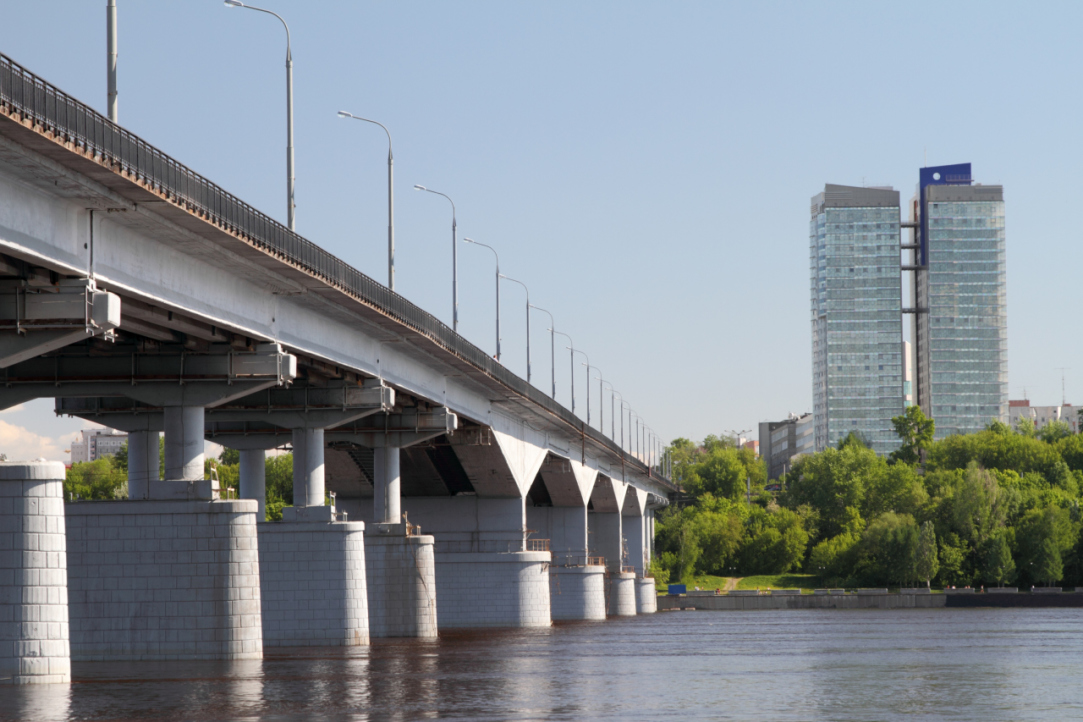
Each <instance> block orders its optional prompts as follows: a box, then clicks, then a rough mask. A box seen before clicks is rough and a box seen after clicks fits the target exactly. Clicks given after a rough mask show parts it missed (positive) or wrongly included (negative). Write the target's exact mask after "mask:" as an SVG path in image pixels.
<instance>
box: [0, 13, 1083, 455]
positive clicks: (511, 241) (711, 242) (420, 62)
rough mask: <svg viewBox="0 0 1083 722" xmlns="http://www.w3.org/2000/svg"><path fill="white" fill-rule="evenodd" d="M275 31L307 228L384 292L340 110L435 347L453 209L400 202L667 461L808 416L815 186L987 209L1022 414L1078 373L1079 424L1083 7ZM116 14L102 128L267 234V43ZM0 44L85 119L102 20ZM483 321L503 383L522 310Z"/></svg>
mask: <svg viewBox="0 0 1083 722" xmlns="http://www.w3.org/2000/svg"><path fill="white" fill-rule="evenodd" d="M263 3H264V4H263V6H264V7H267V8H268V9H272V10H275V11H277V12H279V13H280V14H282V15H283V16H284V17H285V18H286V20H287V21H288V22H289V23H290V27H291V30H292V34H293V55H294V63H295V71H294V72H295V80H294V82H295V102H296V158H297V161H296V162H297V205H298V209H297V219H298V220H297V229H298V231H299V232H300V233H301V234H302V235H304V236H306V237H307V238H309V239H311V240H313V241H315V242H316V243H318V244H320V245H322V246H323V247H325V248H327V249H328V250H330V251H331V252H333V253H335V254H337V255H339V256H341V257H343V258H344V259H346V260H347V261H349V262H350V263H352V264H354V265H355V266H357V267H358V268H360V269H361V270H362V271H364V272H366V273H368V274H369V275H371V276H373V277H375V278H377V279H379V280H381V281H385V280H386V270H385V269H386V220H387V219H386V195H385V193H386V153H387V149H386V141H385V138H384V136H383V134H382V132H381V131H380V130H379V129H378V128H376V127H375V126H369V125H367V124H362V123H358V122H356V121H347V120H340V119H338V118H337V117H336V115H335V113H336V111H338V110H340V109H345V110H348V111H351V112H353V113H356V114H358V115H365V116H368V117H372V118H375V119H377V120H380V121H381V122H383V123H385V124H386V125H387V126H388V127H389V128H390V129H391V132H392V134H393V137H394V141H395V171H396V219H395V220H396V236H397V246H398V258H397V271H398V274H397V285H398V290H399V291H400V292H401V293H403V294H404V295H406V296H407V297H408V298H410V299H411V300H413V301H415V302H416V303H418V304H420V305H421V306H422V307H424V308H426V309H428V310H430V311H432V312H433V313H435V314H437V315H438V316H439V317H440V318H442V319H443V320H445V321H448V322H450V305H451V304H450V296H451V283H450V254H451V253H450V245H451V243H450V227H449V226H450V218H449V216H450V213H449V207H448V206H447V204H446V202H444V201H443V199H440V198H437V197H434V196H431V195H428V194H422V193H419V192H415V191H413V190H411V188H412V186H413V184H415V183H420V184H424V185H428V186H429V187H431V188H435V189H439V190H441V191H443V192H445V193H448V194H449V195H451V196H452V197H453V198H454V199H455V202H456V204H457V205H458V208H459V228H460V236H462V235H466V236H470V237H472V238H475V239H477V240H479V241H483V242H485V243H489V244H492V245H494V246H496V247H498V248H499V250H500V254H501V265H502V270H503V271H504V272H505V273H506V274H508V275H510V276H514V277H516V278H518V279H520V280H522V281H524V282H526V283H527V284H529V286H530V289H531V293H532V295H531V300H532V301H533V302H534V303H535V304H537V305H539V306H543V307H545V308H547V309H549V310H551V311H552V312H553V314H554V315H555V316H556V321H557V328H558V329H561V330H564V331H566V332H568V333H570V334H571V335H572V336H573V337H574V338H575V341H576V345H577V347H581V348H583V349H584V350H586V351H587V352H588V353H589V354H590V358H591V361H592V363H594V364H596V365H597V366H598V367H600V368H601V369H602V371H603V373H604V374H605V376H606V378H607V379H608V380H611V381H612V383H613V384H614V385H615V386H616V388H617V389H618V390H619V391H620V392H621V393H622V394H623V395H624V397H625V398H626V399H627V400H628V401H629V402H630V403H631V404H632V405H633V406H634V407H635V409H636V410H637V412H639V413H640V415H641V416H642V417H644V418H645V419H646V420H647V423H649V424H650V425H651V426H652V427H654V428H655V429H656V430H657V431H658V432H659V433H660V434H661V435H662V436H663V437H665V438H667V439H668V438H673V437H676V436H687V437H692V438H696V439H700V438H702V437H703V436H704V435H706V434H709V433H722V432H724V431H725V430H728V429H736V430H740V429H749V428H754V427H755V425H756V423H757V422H759V421H763V420H767V419H777V418H781V417H784V416H785V414H786V413H787V412H789V411H797V412H800V411H806V410H810V406H811V372H810V367H811V361H810V357H811V349H810V340H809V323H808V317H809V301H808V296H809V291H808V289H809V274H808V206H809V199H810V197H811V196H812V195H813V194H815V193H816V192H818V191H819V190H821V189H822V187H823V184H824V183H825V182H831V183H843V184H852V185H861V184H862V183H863V182H864V183H867V184H869V185H894V186H895V187H896V188H898V189H900V190H902V191H903V197H904V198H908V197H909V196H910V194H911V193H912V192H913V188H914V185H915V183H916V182H917V170H918V167H919V166H921V165H922V163H923V159H924V158H925V154H926V153H927V158H928V163H929V164H930V165H939V164H945V163H956V162H971V163H973V164H974V173H975V178H976V179H977V180H978V181H979V182H983V183H1003V184H1004V186H1005V198H1006V213H1007V239H1008V240H1007V244H1008V309H1009V316H1008V323H1009V327H1008V338H1009V372H1010V383H1011V387H1010V388H1011V395H1012V397H1013V398H1016V397H1020V396H1021V395H1022V393H1023V388H1024V387H1025V388H1026V391H1027V394H1028V395H1029V397H1030V398H1031V399H1032V400H1033V401H1034V402H1035V403H1046V404H1051V403H1058V402H1059V400H1060V372H1059V371H1058V370H1056V369H1057V367H1061V366H1067V367H1074V368H1072V369H1070V370H1069V371H1067V391H1068V399H1069V401H1074V402H1075V403H1077V404H1079V403H1083V361H1080V362H1076V360H1077V358H1078V357H1080V354H1081V352H1083V338H1081V337H1080V335H1079V334H1077V333H1076V328H1075V324H1074V323H1071V322H1070V321H1069V319H1070V318H1073V317H1075V316H1076V315H1077V313H1078V311H1077V309H1078V308H1079V307H1080V302H1081V301H1083V298H1081V296H1083V292H1081V291H1080V290H1079V283H1078V280H1077V278H1078V277H1077V273H1078V271H1079V269H1080V268H1081V266H1083V264H1081V260H1083V244H1081V243H1080V235H1081V230H1080V221H1079V217H1078V211H1076V208H1077V207H1078V200H1077V193H1078V192H1077V185H1078V178H1077V174H1078V170H1079V168H1080V166H1081V162H1080V161H1081V160H1083V134H1081V133H1080V131H1079V116H1080V96H1079V87H1080V70H1081V68H1083V62H1081V61H1083V44H1081V43H1080V42H1079V37H1080V35H1079V33H1080V28H1081V27H1083V24H1081V22H1080V21H1081V19H1083V5H1079V4H1077V3H1048V4H1042V5H1041V6H1040V8H1039V7H1037V6H1025V5H1023V4H1021V3H1006V2H1005V3H995V2H980V3H978V2H973V3H963V2H959V3H933V2H928V3H925V2H912V3H892V4H887V3H826V2H823V3H798V2H792V3H783V2H774V3H772V2H763V3H723V2H710V3H695V2H685V3H680V4H673V3H660V2H658V3H641V2H591V3H573V2H546V3H538V2H535V3H525V2H517V3H504V2H484V3H483V2H475V3H447V2H428V1H424V0H418V1H416V2H410V3H402V2H400V3H391V2H379V3H374V2H332V1H328V2H309V1H306V2H303V3H302V2H288V1H286V0H263ZM118 4H119V6H120V7H119V38H120V41H119V42H120V60H119V67H120V73H119V76H120V80H119V87H120V122H121V124H122V125H124V126H126V127H128V128H130V129H132V130H133V131H135V132H136V133H138V134H140V135H141V136H143V137H144V138H145V139H147V140H148V141H150V142H151V143H153V144H155V145H157V146H158V147H160V148H162V149H163V150H165V151H166V152H167V153H170V154H171V155H173V156H174V157H176V158H178V159H179V160H181V161H182V162H184V163H186V164H188V165H189V166H191V167H192V168H194V169H196V170H197V171H199V172H200V173H202V174H204V175H206V176H208V177H209V178H211V179H212V180H214V181H216V182H218V183H219V184H221V185H222V186H224V187H225V188H226V189H228V190H230V191H231V192H233V193H235V194H236V195H238V196H240V197H241V198H243V199H245V200H246V201H248V202H250V203H252V204H253V205H255V206H256V207H258V208H261V209H263V210H265V211H267V212H269V213H270V214H271V215H273V216H275V217H277V218H280V219H282V220H284V217H285V180H284V175H285V170H284V165H285V161H284V155H285V119H284V74H285V71H284V45H285V37H284V32H283V30H282V28H281V26H280V25H279V24H278V22H277V21H276V20H275V19H274V18H272V17H270V16H267V15H263V14H260V13H255V12H252V11H248V10H241V9H226V8H224V7H223V5H222V3H221V2H220V1H219V0H206V1H203V0H198V1H197V0H185V2H180V1H179V0H177V1H174V2H165V1H162V0H159V1H156V2H147V1H143V2H135V1H134V0H118ZM3 15H4V21H3V23H2V24H0V52H3V53H5V54H7V55H9V56H11V57H12V58H14V59H15V60H16V61H18V62H20V63H22V64H24V65H25V66H26V67H27V68H29V69H30V70H31V71H33V72H35V73H37V74H39V75H41V76H43V77H45V78H46V79H47V80H49V81H51V82H53V83H55V84H56V85H58V86H59V87H60V88H62V89H64V90H65V91H67V92H69V93H71V94H72V95H74V96H75V97H77V98H80V99H82V100H84V101H86V102H89V103H90V104H91V105H93V106H95V107H97V108H99V109H102V110H103V111H104V106H105V92H106V90H105V82H106V78H105V0H96V1H92V0H78V1H76V0H63V1H61V0H57V1H55V2H44V1H42V2H33V3H12V4H9V6H8V7H5V9H4V12H3ZM459 261H460V296H461V297H460V330H461V331H462V333H464V335H466V336H467V337H468V338H470V339H471V340H472V341H474V342H475V343H477V344H478V345H479V346H481V347H482V348H484V349H486V350H489V351H490V352H492V350H493V348H492V347H493V304H492V294H493V287H492V286H493V280H492V257H491V255H490V254H489V253H488V252H487V251H484V250H483V249H478V248H474V247H470V246H465V245H462V244H460V249H459ZM503 299H504V304H503V320H504V334H503V337H504V344H503V345H504V351H505V362H506V363H507V364H508V365H509V366H510V367H511V368H512V369H515V370H517V371H518V372H519V373H521V374H523V373H524V372H525V369H524V366H525V364H524V357H525V354H524V350H523V347H524V331H523V296H522V291H521V289H520V288H519V287H517V286H514V285H511V284H506V285H505V286H504V289H503ZM546 321H547V318H546V317H545V316H544V314H536V315H535V316H534V317H533V319H532V330H533V337H532V344H533V348H532V350H533V361H534V363H533V365H534V372H535V377H534V378H535V382H536V383H537V384H538V385H539V386H540V387H542V388H545V389H547V388H548V383H549V379H548V377H549V368H550V367H549V338H548V334H547V333H546V328H547V325H548V324H547V322H546ZM558 341H559V337H558ZM563 345H564V344H561V345H560V347H559V353H558V364H557V374H558V375H557V383H558V391H559V396H558V398H560V399H561V400H562V401H563V402H565V403H567V395H568V357H567V351H565V350H564V348H563ZM576 386H577V391H578V392H579V394H578V395H579V396H580V398H579V404H580V406H579V408H580V409H581V408H582V404H583V403H584V399H583V398H582V391H583V376H582V374H581V373H580V375H579V377H578V378H577V382H576ZM592 388H593V389H594V404H595V407H596V405H597V382H594V383H593V384H592ZM608 407H609V403H608V397H607V399H606V409H605V411H606V415H607V417H608V414H609V408H608ZM46 412H47V409H44V411H43V410H42V408H41V407H37V408H36V410H35V408H29V407H28V408H27V409H23V410H21V411H17V412H11V413H8V414H5V415H4V417H3V420H0V432H2V433H0V442H4V441H5V438H7V439H8V440H10V439H11V438H17V436H16V437H12V436H11V435H12V434H15V433H16V432H14V431H12V429H16V428H19V427H25V429H26V430H27V431H28V432H30V433H32V434H39V435H44V436H55V435H56V434H58V433H60V432H64V433H70V431H71V429H73V428H78V424H77V423H76V424H75V425H74V426H71V425H70V423H68V422H66V423H68V425H64V424H58V423H56V422H51V421H50V419H49V414H48V413H46ZM595 413H596V408H595ZM5 423H6V424H7V426H3V424H5ZM71 423H74V422H71ZM606 426H607V427H608V426H609V424H608V420H607V422H606ZM8 427H10V428H8ZM69 427H70V428H69Z"/></svg>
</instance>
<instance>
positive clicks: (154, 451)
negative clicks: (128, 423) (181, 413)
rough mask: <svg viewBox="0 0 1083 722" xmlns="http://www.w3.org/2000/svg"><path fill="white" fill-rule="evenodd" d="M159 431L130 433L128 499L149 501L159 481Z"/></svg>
mask: <svg viewBox="0 0 1083 722" xmlns="http://www.w3.org/2000/svg"><path fill="white" fill-rule="evenodd" d="M158 438H159V437H158V432H157V431H129V432H128V498H129V499H149V498H150V487H151V485H152V484H157V483H158V480H159V463H160V459H159V456H158V448H159V447H158Z"/></svg>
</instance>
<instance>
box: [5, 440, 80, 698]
mask: <svg viewBox="0 0 1083 722" xmlns="http://www.w3.org/2000/svg"><path fill="white" fill-rule="evenodd" d="M67 565H68V561H67V537H66V535H65V527H64V465H63V464H61V463H60V462H58V461H39V462H14V463H12V462H6V463H0V685H2V684H5V683H7V684H41V683H49V682H60V683H68V682H71V653H70V649H69V645H68V569H67ZM5 695H8V693H3V694H0V699H2V698H4V696H5Z"/></svg>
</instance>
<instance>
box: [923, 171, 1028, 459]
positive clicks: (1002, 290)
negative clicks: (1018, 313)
mask: <svg viewBox="0 0 1083 722" xmlns="http://www.w3.org/2000/svg"><path fill="white" fill-rule="evenodd" d="M919 178H920V181H919V186H918V197H917V198H916V199H915V200H914V202H913V216H914V217H913V221H914V222H915V224H916V226H917V228H916V233H915V235H916V241H917V242H916V243H915V244H913V246H914V247H912V248H911V250H912V252H913V256H912V258H913V260H912V262H911V265H909V266H906V267H905V268H906V270H912V271H914V273H913V282H914V286H913V289H914V293H913V295H914V298H915V299H916V302H917V306H916V308H915V309H912V311H913V312H914V313H915V315H916V322H915V324H914V326H915V331H916V333H915V335H914V356H915V358H916V361H917V363H916V368H915V372H916V373H915V376H916V379H915V381H916V384H915V386H916V388H917V403H918V405H919V406H920V407H921V408H922V410H923V411H924V412H925V413H926V415H928V416H931V417H932V418H933V419H935V420H936V438H938V439H942V438H944V437H945V436H949V435H951V434H967V433H972V432H975V431H980V430H981V429H983V428H985V426H986V425H987V424H988V423H989V422H990V421H992V420H1000V421H1007V420H1008V323H1007V317H1008V311H1007V287H1006V280H1005V279H1006V266H1005V250H1004V245H1005V236H1004V189H1003V188H1002V187H1001V186H983V185H980V184H979V185H975V184H973V180H972V178H971V170H970V164H969V163H961V164H958V165H948V166H938V167H934V168H922V169H921V171H920V176H919Z"/></svg>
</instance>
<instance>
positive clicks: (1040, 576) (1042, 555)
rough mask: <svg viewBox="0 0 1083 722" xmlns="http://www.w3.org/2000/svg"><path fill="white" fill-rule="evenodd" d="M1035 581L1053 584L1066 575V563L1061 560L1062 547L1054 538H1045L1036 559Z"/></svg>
mask: <svg viewBox="0 0 1083 722" xmlns="http://www.w3.org/2000/svg"><path fill="white" fill-rule="evenodd" d="M1033 575H1034V579H1035V581H1039V582H1045V583H1046V586H1051V585H1052V584H1053V582H1055V581H1057V580H1058V579H1060V578H1061V577H1063V576H1064V564H1063V562H1062V561H1061V556H1060V549H1058V548H1057V544H1056V542H1054V541H1053V540H1052V539H1043V540H1042V543H1041V546H1040V547H1039V549H1038V554H1037V555H1036V556H1035V559H1034V571H1033Z"/></svg>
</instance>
